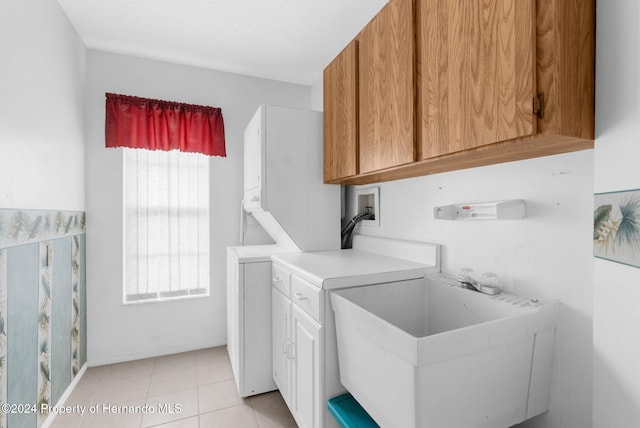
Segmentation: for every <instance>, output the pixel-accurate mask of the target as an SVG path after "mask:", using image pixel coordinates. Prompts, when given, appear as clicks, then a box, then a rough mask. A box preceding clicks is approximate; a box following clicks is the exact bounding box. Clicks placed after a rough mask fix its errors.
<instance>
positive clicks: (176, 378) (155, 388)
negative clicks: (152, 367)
mask: <svg viewBox="0 0 640 428" xmlns="http://www.w3.org/2000/svg"><path fill="white" fill-rule="evenodd" d="M196 386H198V368H197V367H195V366H192V367H189V368H185V369H182V370H169V371H166V372H164V371H161V372H154V373H153V376H152V377H151V385H150V386H149V396H154V395H160V394H165V393H167V392H172V391H179V390H181V389H189V388H193V387H196Z"/></svg>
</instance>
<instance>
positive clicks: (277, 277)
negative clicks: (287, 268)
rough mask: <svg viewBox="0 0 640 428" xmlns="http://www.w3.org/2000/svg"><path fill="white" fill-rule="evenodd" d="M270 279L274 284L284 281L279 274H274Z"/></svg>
mask: <svg viewBox="0 0 640 428" xmlns="http://www.w3.org/2000/svg"><path fill="white" fill-rule="evenodd" d="M271 281H272V282H273V283H274V284H282V283H283V282H284V281H282V280H281V279H280V277H279V276H277V275H276V276H274V277H273V278H271Z"/></svg>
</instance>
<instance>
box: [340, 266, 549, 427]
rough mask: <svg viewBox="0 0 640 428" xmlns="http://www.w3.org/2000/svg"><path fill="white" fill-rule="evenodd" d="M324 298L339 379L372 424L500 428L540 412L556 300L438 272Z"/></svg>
mask: <svg viewBox="0 0 640 428" xmlns="http://www.w3.org/2000/svg"><path fill="white" fill-rule="evenodd" d="M331 304H332V307H333V310H334V312H335V318H336V333H337V339H338V358H339V367H340V380H341V382H342V384H343V385H344V386H345V388H347V389H348V390H349V391H350V392H351V393H352V394H353V396H354V397H355V398H356V399H357V400H358V401H359V402H360V404H361V405H362V406H363V407H364V408H365V409H366V410H367V412H368V413H369V414H370V415H371V416H372V417H373V418H374V419H375V420H376V421H377V422H378V423H379V424H380V425H381V426H382V427H398V428H406V427H426V428H432V427H433V428H506V427H510V426H512V425H514V424H517V423H519V422H522V421H524V420H526V419H528V418H531V417H533V416H536V415H538V414H540V413H542V412H545V411H546V410H548V406H549V394H550V384H551V357H552V351H553V341H554V334H555V326H556V319H557V314H558V303H556V302H553V301H543V300H540V301H537V300H533V301H532V300H531V299H530V298H529V297H521V296H516V295H513V294H509V293H501V294H498V295H496V296H488V295H485V294H481V293H478V292H476V291H471V290H468V289H464V288H461V287H458V286H457V283H456V281H455V280H453V279H451V278H449V277H446V276H444V275H438V276H434V277H430V278H428V279H419V280H409V281H401V282H393V283H387V284H379V285H370V286H364V287H357V288H350V289H345V290H338V291H333V292H331Z"/></svg>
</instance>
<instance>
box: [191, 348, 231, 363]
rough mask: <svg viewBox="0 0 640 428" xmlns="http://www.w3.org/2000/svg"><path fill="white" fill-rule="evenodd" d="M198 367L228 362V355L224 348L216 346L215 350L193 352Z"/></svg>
mask: <svg viewBox="0 0 640 428" xmlns="http://www.w3.org/2000/svg"><path fill="white" fill-rule="evenodd" d="M194 353H195V355H196V360H197V361H198V365H201V364H216V363H219V362H223V361H225V362H228V361H229V353H228V352H227V347H226V346H218V347H216V348H207V349H200V350H198V351H194Z"/></svg>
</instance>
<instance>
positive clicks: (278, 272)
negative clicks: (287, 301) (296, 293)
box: [271, 264, 291, 297]
mask: <svg viewBox="0 0 640 428" xmlns="http://www.w3.org/2000/svg"><path fill="white" fill-rule="evenodd" d="M271 266H272V267H271V283H272V284H273V286H274V287H276V288H277V289H278V290H280V291H281V292H282V294H284V295H285V296H287V297H291V272H289V271H287V270H285V269H283V268H282V267H280V266H278V265H276V264H272V265H271Z"/></svg>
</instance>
